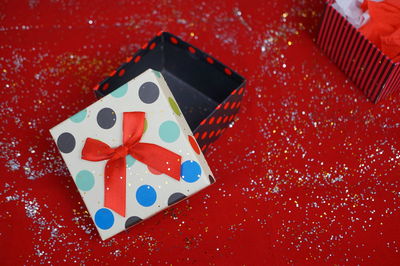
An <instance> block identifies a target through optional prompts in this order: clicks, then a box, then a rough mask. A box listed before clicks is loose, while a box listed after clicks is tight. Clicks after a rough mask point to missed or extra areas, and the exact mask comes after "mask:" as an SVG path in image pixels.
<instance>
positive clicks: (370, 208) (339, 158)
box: [0, 0, 400, 265]
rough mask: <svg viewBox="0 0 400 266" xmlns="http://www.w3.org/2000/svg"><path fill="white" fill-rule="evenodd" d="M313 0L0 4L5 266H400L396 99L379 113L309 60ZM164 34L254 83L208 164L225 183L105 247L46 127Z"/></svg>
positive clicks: (316, 5) (0, 219) (317, 55)
mask: <svg viewBox="0 0 400 266" xmlns="http://www.w3.org/2000/svg"><path fill="white" fill-rule="evenodd" d="M322 2H323V1H320V0H270V1H261V0H260V1H249V0H240V1H222V0H221V1H189V0H185V1H183V0H182V1H172V0H161V1H160V0H159V1H153V0H146V1H132V0H126V1H97V0H93V1H84V0H82V1H72V0H66V1H61V0H57V1H54V0H52V1H44V0H29V1H22V0H21V1H11V0H3V1H2V3H1V5H0V75H1V80H0V87H1V88H2V93H1V102H0V113H1V129H0V132H1V143H0V158H1V160H0V171H1V174H0V177H1V179H0V180H1V182H0V206H1V212H0V228H1V232H0V245H1V246H0V261H1V264H3V265H4V264H16V263H17V264H23V263H24V264H32V263H47V262H50V263H53V264H58V263H73V262H75V263H81V264H93V263H95V262H101V263H104V264H106V263H109V264H115V263H127V262H134V263H137V264H139V263H146V262H150V263H154V264H156V263H157V264H158V263H160V264H179V263H189V264H192V263H210V264H214V263H215V264H222V263H225V264H247V265H249V264H256V263H268V264H285V263H312V262H318V263H323V262H325V263H329V264H333V263H337V264H350V263H351V264H355V263H361V264H370V263H373V264H378V263H379V264H389V263H393V264H394V263H396V262H398V261H399V259H400V256H399V248H400V247H399V245H400V243H399V241H400V232H399V231H400V229H399V228H400V226H399V222H400V215H399V213H400V204H399V203H400V183H399V175H400V174H399V169H400V166H399V162H400V147H399V144H400V138H399V137H400V116H399V114H400V112H399V103H400V97H399V96H393V97H391V98H389V99H387V100H385V101H382V102H381V103H379V104H376V105H374V104H372V103H371V102H369V101H368V100H367V99H366V98H365V97H364V96H363V94H362V93H361V92H360V91H359V90H358V89H357V88H355V87H354V86H353V85H352V84H351V83H350V82H349V81H347V80H346V77H345V76H344V75H343V74H342V73H341V72H340V71H339V70H338V68H337V67H335V65H333V64H332V63H331V62H330V61H329V60H328V59H327V58H326V57H325V56H324V55H323V54H322V53H321V52H320V50H319V49H318V48H317V47H316V45H315V43H314V39H315V37H316V34H317V31H318V24H319V21H320V19H321V15H322V12H323V7H324V6H323V3H322ZM160 30H167V31H170V32H172V33H174V34H177V35H179V36H180V37H182V38H183V39H184V40H186V41H188V42H190V43H192V44H194V45H195V46H198V47H199V48H201V49H203V50H204V51H206V52H208V53H210V54H211V55H213V56H215V57H216V58H218V59H220V60H221V61H222V62H224V63H226V64H227V65H228V66H230V67H232V68H233V69H234V70H237V71H238V72H239V73H241V74H242V75H244V76H245V77H246V78H247V79H248V85H247V90H246V92H245V97H244V99H243V103H242V108H241V111H240V113H239V116H238V118H237V119H236V121H235V122H234V124H233V125H232V127H231V128H229V129H228V130H227V131H226V132H225V134H224V135H223V136H222V137H221V138H220V139H219V140H218V141H217V142H216V143H215V144H214V145H212V146H211V147H210V149H209V150H208V152H207V154H206V156H207V158H208V160H209V163H210V165H211V168H212V169H213V171H214V174H215V176H217V177H219V179H218V182H217V183H216V184H215V185H213V186H211V187H209V188H207V189H206V190H204V191H202V192H200V193H198V194H196V195H195V196H193V197H192V198H190V199H188V200H186V201H184V202H182V203H180V204H178V205H177V206H175V207H173V208H171V209H169V210H168V211H165V212H163V213H161V214H158V215H156V216H155V217H153V218H151V219H150V220H147V221H145V222H143V223H142V224H140V225H138V226H136V227H134V228H132V229H131V230H129V231H128V232H126V233H125V232H124V233H121V234H119V235H118V236H116V237H114V238H112V239H111V240H109V241H105V242H102V241H101V240H100V238H99V236H98V234H97V232H96V230H95V228H94V226H93V224H92V220H91V219H90V217H89V216H88V214H87V211H86V208H85V207H84V206H83V204H82V201H81V199H80V196H79V194H78V192H77V190H76V188H75V185H74V183H73V181H72V179H71V177H70V176H69V174H68V171H67V169H66V167H65V166H64V163H63V162H62V160H61V157H60V155H59V153H58V151H57V150H56V147H55V145H54V143H53V141H52V139H51V137H50V134H49V132H48V129H49V128H51V127H53V126H54V125H56V124H58V123H59V122H61V121H63V120H64V119H66V118H68V117H69V116H71V115H72V114H74V113H76V112H77V111H79V110H81V109H83V108H84V107H86V106H87V105H89V104H90V103H92V102H93V101H95V97H94V94H93V92H92V91H91V88H92V87H94V86H95V85H96V84H97V82H99V81H100V80H102V79H103V78H104V77H105V76H106V75H107V74H108V73H110V72H111V71H112V70H114V69H115V68H116V67H117V66H119V64H120V63H122V62H123V61H124V59H125V58H126V57H128V56H130V55H131V54H132V53H133V52H135V51H136V50H137V49H138V48H139V47H141V45H143V44H144V43H146V42H147V41H148V40H150V39H151V38H152V37H153V36H154V35H155V34H156V33H157V32H159V31H160Z"/></svg>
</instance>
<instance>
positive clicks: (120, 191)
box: [104, 157, 126, 217]
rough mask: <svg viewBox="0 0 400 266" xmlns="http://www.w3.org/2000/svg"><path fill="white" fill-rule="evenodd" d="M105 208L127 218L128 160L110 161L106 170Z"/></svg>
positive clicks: (123, 158)
mask: <svg viewBox="0 0 400 266" xmlns="http://www.w3.org/2000/svg"><path fill="white" fill-rule="evenodd" d="M104 174H105V175H104V206H105V207H106V208H109V209H111V210H113V211H115V212H116V213H118V214H119V215H121V216H123V217H125V210H126V159H125V157H122V158H119V159H117V160H109V161H108V162H107V164H106V168H105V170H104Z"/></svg>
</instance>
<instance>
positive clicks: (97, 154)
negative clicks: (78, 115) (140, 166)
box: [82, 112, 181, 217]
mask: <svg viewBox="0 0 400 266" xmlns="http://www.w3.org/2000/svg"><path fill="white" fill-rule="evenodd" d="M123 116H124V117H123V128H122V131H123V144H122V145H121V146H119V147H117V148H111V147H110V146H108V145H107V144H105V143H104V142H102V141H100V140H97V139H92V138H87V139H86V142H85V145H84V147H83V150H82V159H84V160H88V161H95V162H97V161H103V160H108V161H107V164H106V167H105V169H104V206H105V207H107V208H109V209H112V210H114V211H115V212H116V213H119V214H120V215H122V216H124V217H125V208H126V155H128V154H130V155H131V156H132V157H133V158H135V159H136V160H138V161H140V162H142V163H144V164H146V165H147V166H148V167H151V168H153V169H155V170H157V171H158V172H161V173H164V174H166V175H168V176H170V177H172V178H174V179H176V180H180V168H181V156H180V155H178V154H176V153H174V152H172V151H169V150H167V149H165V148H163V147H161V146H158V145H155V144H151V143H141V142H139V141H140V139H141V138H142V135H143V131H144V121H145V119H144V116H145V113H144V112H129V113H124V114H123Z"/></svg>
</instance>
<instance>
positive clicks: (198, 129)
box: [95, 32, 245, 151]
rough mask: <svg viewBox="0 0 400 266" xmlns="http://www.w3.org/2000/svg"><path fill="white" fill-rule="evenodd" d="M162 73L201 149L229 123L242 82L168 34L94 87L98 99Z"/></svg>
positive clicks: (238, 100) (199, 52) (150, 44)
mask: <svg viewBox="0 0 400 266" xmlns="http://www.w3.org/2000/svg"><path fill="white" fill-rule="evenodd" d="M149 68H151V69H154V70H157V71H159V72H161V73H162V74H163V76H164V78H165V80H166V82H167V84H168V86H169V87H170V89H171V92H172V93H173V95H174V97H175V99H176V101H177V103H178V105H179V107H180V109H181V111H182V113H183V115H184V116H185V119H186V121H187V122H188V124H189V126H190V128H191V129H192V131H193V133H194V136H195V137H196V139H197V141H198V143H199V145H200V147H201V148H202V150H203V151H204V150H205V149H206V147H207V145H208V144H210V143H212V142H213V141H215V140H216V139H217V138H218V137H219V136H220V135H221V134H222V132H223V131H224V129H225V128H226V127H227V126H228V125H229V123H230V122H231V121H232V120H233V119H234V117H235V115H236V113H237V112H238V110H239V106H240V101H241V99H242V95H243V90H244V84H245V79H244V78H243V77H242V76H240V75H239V74H237V73H236V72H234V71H232V70H231V69H230V68H228V67H226V66H225V65H223V64H222V63H220V62H219V61H218V60H216V59H214V58H213V57H211V56H209V55H207V54H206V53H204V52H202V51H201V50H199V49H198V48H196V47H194V46H192V45H190V44H188V43H186V42H184V41H182V40H181V39H179V38H178V37H177V36H175V35H172V34H170V33H167V32H161V33H159V34H158V35H157V36H156V37H155V38H153V39H152V40H151V41H150V42H149V43H148V44H147V45H145V46H144V47H143V48H142V49H141V50H139V51H138V52H136V53H135V54H134V55H133V56H132V57H129V58H127V61H126V63H125V64H123V65H121V66H120V67H119V68H118V69H117V70H116V71H114V72H113V73H112V74H111V75H110V77H108V78H106V79H105V80H104V81H102V82H101V83H100V84H99V85H98V86H96V88H95V93H96V96H97V97H98V98H101V97H103V96H105V95H107V94H109V93H111V92H112V91H114V90H115V89H117V88H119V87H120V86H122V85H123V84H125V83H126V82H128V81H130V80H131V79H133V78H135V77H136V76H138V75H140V74H141V73H143V72H144V71H145V70H147V69H149Z"/></svg>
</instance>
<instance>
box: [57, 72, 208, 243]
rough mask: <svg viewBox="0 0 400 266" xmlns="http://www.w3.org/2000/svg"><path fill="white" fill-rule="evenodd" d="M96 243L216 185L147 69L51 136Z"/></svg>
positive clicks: (160, 81)
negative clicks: (96, 234) (93, 229)
mask: <svg viewBox="0 0 400 266" xmlns="http://www.w3.org/2000/svg"><path fill="white" fill-rule="evenodd" d="M50 132H51V135H52V137H53V139H54V141H55V142H56V144H57V147H58V149H59V151H60V153H61V155H62V157H63V159H64V161H65V163H66V165H67V167H68V170H69V172H70V173H71V176H72V177H73V180H74V182H75V184H76V186H77V188H78V191H79V193H80V194H81V197H82V199H83V201H84V202H85V205H86V207H87V209H88V211H89V213H90V215H91V217H92V218H93V221H94V224H95V225H96V228H97V230H98V232H99V234H100V236H101V238H102V239H107V238H109V237H112V236H114V235H115V234H117V233H119V232H122V231H124V230H125V229H127V228H129V227H131V226H133V225H135V224H137V223H138V222H140V221H142V220H144V219H147V218H149V217H150V216H152V215H154V214H156V213H158V212H160V211H162V210H164V209H165V208H168V206H170V205H172V204H175V203H177V202H178V201H180V200H182V199H184V198H186V197H188V196H190V195H192V194H194V193H196V192H198V191H200V190H201V189H203V188H205V187H207V186H209V185H210V184H212V183H214V181H215V179H214V177H213V174H212V172H211V170H210V168H209V166H208V164H207V161H206V160H205V158H204V156H203V154H202V152H201V150H200V147H199V146H198V144H197V142H196V140H195V139H194V137H193V135H192V131H191V130H190V128H189V126H188V124H187V121H186V120H185V118H184V116H183V114H182V111H181V110H180V108H179V106H178V105H177V104H176V100H175V98H174V96H173V95H172V93H171V91H170V89H169V87H168V85H167V83H166V82H165V79H164V78H163V76H162V74H161V73H160V72H158V71H155V70H151V69H148V70H146V71H145V72H143V73H142V74H140V75H139V76H137V77H136V78H134V79H132V80H130V81H129V82H127V83H125V84H124V85H123V86H120V87H119V88H118V89H117V90H114V91H113V92H111V93H110V94H109V95H107V96H105V97H103V98H101V99H100V100H98V101H97V102H95V103H93V104H92V105H90V106H88V107H87V108H85V109H83V110H82V111H80V112H79V113H77V114H75V115H73V116H71V117H70V118H69V119H66V120H65V121H63V122H61V123H60V124H58V125H57V126H55V127H53V128H52V129H51V130H50Z"/></svg>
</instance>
